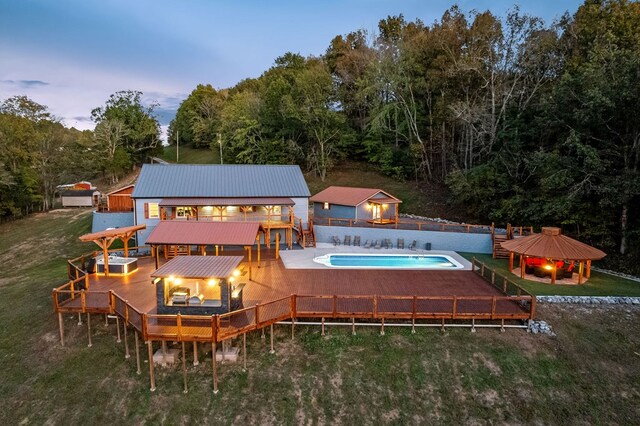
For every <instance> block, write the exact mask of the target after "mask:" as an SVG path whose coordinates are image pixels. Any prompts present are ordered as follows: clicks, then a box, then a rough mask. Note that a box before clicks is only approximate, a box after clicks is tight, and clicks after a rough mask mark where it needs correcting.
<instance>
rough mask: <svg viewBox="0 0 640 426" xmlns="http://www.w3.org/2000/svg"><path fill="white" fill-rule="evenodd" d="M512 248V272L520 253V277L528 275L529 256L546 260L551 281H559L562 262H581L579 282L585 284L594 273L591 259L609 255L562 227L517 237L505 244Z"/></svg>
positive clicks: (510, 267)
mask: <svg viewBox="0 0 640 426" xmlns="http://www.w3.org/2000/svg"><path fill="white" fill-rule="evenodd" d="M501 245H502V247H503V248H504V249H506V250H508V251H509V271H513V261H514V256H515V255H516V254H518V255H520V277H521V278H524V277H525V269H526V268H525V264H526V263H527V259H529V258H538V259H544V260H546V262H545V264H544V265H543V266H541V267H543V268H544V269H546V270H548V271H549V272H550V274H551V284H555V283H556V278H557V270H558V262H564V261H571V262H579V265H580V266H579V269H578V284H582V282H583V277H584V276H585V264H586V278H589V277H590V275H591V261H592V260H598V259H602V258H603V257H605V256H606V253H604V252H603V251H601V250H598V249H597V248H595V247H591V246H590V245H588V244H585V243H582V242H580V241H577V240H574V239H573V238H569V237H567V236H565V235H562V234H561V233H560V228H553V227H546V228H542V232H541V233H540V234H533V235H529V236H527V237H522V238H515V239H513V240H508V241H505V242H503V243H501Z"/></svg>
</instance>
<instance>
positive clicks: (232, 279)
mask: <svg viewBox="0 0 640 426" xmlns="http://www.w3.org/2000/svg"><path fill="white" fill-rule="evenodd" d="M228 280H229V282H230V283H232V282H234V281H235V280H236V279H235V277H229V278H228Z"/></svg>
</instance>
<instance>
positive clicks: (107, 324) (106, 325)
mask: <svg viewBox="0 0 640 426" xmlns="http://www.w3.org/2000/svg"><path fill="white" fill-rule="evenodd" d="M116 318H117V317H116ZM104 326H105V327H109V314H104ZM118 343H120V342H118Z"/></svg>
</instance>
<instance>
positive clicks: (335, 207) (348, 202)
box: [310, 186, 402, 224]
mask: <svg viewBox="0 0 640 426" xmlns="http://www.w3.org/2000/svg"><path fill="white" fill-rule="evenodd" d="M310 200H311V201H312V202H313V218H314V222H315V223H325V222H326V223H328V224H331V221H335V222H336V224H337V223H342V222H344V221H349V222H350V223H357V222H369V223H375V224H386V223H396V222H397V221H398V205H399V204H400V203H401V202H402V201H401V200H400V199H399V198H396V197H394V196H393V195H391V194H389V193H388V192H386V191H383V190H382V189H378V188H355V187H347V186H330V187H328V188H326V189H325V190H323V191H320V192H318V193H317V194H316V195H314V196H313V197H311V199H310Z"/></svg>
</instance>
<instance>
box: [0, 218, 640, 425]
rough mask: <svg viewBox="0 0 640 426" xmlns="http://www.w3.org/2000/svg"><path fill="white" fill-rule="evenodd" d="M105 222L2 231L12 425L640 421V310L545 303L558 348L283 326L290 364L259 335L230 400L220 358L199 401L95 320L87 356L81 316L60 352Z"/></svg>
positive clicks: (200, 378)
mask: <svg viewBox="0 0 640 426" xmlns="http://www.w3.org/2000/svg"><path fill="white" fill-rule="evenodd" d="M90 222H91V215H90V213H89V212H88V211H86V210H67V211H60V212H54V213H48V214H43V215H37V216H33V217H30V218H28V219H25V220H21V221H18V222H13V223H8V224H2V225H0V235H2V238H0V289H1V292H2V296H3V297H0V321H2V324H3V330H2V334H1V335H0V356H1V357H2V363H1V364H0V374H1V377H2V379H1V380H0V424H3V425H4V424H7V425H9V424H45V423H46V424H65V425H75V424H104V423H109V424H213V423H215V422H220V423H222V424H231V423H233V424H238V423H243V424H318V423H320V424H322V423H336V424H380V423H382V424H433V423H439V424H461V423H465V424H468V423H473V424H485V423H489V424H494V423H509V424H563V423H564V424H569V423H570V424H592V423H615V424H638V423H640V351H639V349H638V348H639V347H640V309H639V308H638V307H626V306H623V307H620V306H617V307H603V306H599V307H583V306H578V307H574V306H569V307H562V306H552V305H544V304H541V305H540V306H539V317H540V318H543V319H545V320H547V321H549V322H550V324H551V325H552V326H553V328H554V330H555V331H556V333H557V337H549V336H542V335H532V334H528V333H526V332H523V331H520V330H509V331H507V332H506V333H500V332H498V331H497V330H495V329H479V330H478V332H477V333H470V332H469V330H468V329H448V330H447V331H446V332H445V333H442V332H440V331H439V330H438V329H418V332H417V333H416V334H415V335H412V334H411V333H410V331H409V329H399V328H391V327H388V328H387V332H386V335H385V336H380V335H379V334H378V329H376V328H361V329H358V334H357V335H356V336H352V335H351V333H350V331H349V330H348V329H346V328H341V329H338V328H328V333H327V335H326V336H321V335H320V330H319V328H317V327H297V329H296V337H295V338H294V339H293V340H291V338H290V333H289V328H288V327H286V326H276V327H275V329H276V335H275V338H276V354H274V355H272V354H269V351H268V349H269V347H268V342H269V339H268V338H267V339H266V340H262V339H261V338H260V334H259V333H253V334H250V335H249V336H248V339H247V343H248V354H249V358H248V360H249V362H248V370H247V372H243V371H242V369H241V366H240V365H234V364H224V365H221V366H220V368H219V374H220V393H219V394H218V395H215V396H214V395H213V394H212V392H211V382H212V379H211V362H210V353H205V348H201V354H200V357H201V359H200V361H201V364H200V365H199V366H197V367H194V366H192V365H191V363H190V362H189V364H188V376H189V393H188V394H183V393H182V377H181V370H180V366H179V365H177V366H175V367H171V368H157V369H156V374H157V386H158V389H157V390H156V392H154V393H151V392H149V389H148V387H149V380H148V368H147V364H146V363H143V367H142V368H143V374H142V375H140V376H138V375H136V373H135V357H134V356H132V358H130V359H128V360H125V359H124V347H123V344H122V343H120V344H117V343H116V342H115V327H114V325H113V322H112V323H111V324H110V325H109V326H105V324H104V321H103V320H102V319H101V317H99V316H94V317H93V321H92V324H93V332H94V333H93V336H94V337H93V347H91V348H87V346H86V344H87V340H86V326H82V327H79V326H77V325H76V322H77V318H76V317H74V316H73V315H67V316H66V317H65V330H66V341H67V345H66V346H65V347H61V346H60V344H59V341H58V330H57V320H56V316H55V315H54V313H53V311H52V304H51V289H52V288H53V287H54V286H55V285H57V284H59V283H60V282H61V281H63V280H64V277H65V273H66V272H65V262H64V260H65V259H66V258H68V257H73V256H76V255H79V254H81V253H83V252H87V251H90V250H93V247H92V245H91V244H86V243H80V242H79V241H78V238H77V237H78V236H79V235H80V234H83V233H85V232H88V231H89V228H90ZM129 337H130V339H131V340H130V344H131V347H132V353H133V338H132V336H131V334H130V335H129ZM236 343H237V342H236ZM144 354H145V352H143V360H144V358H146V356H145V355H144ZM188 359H189V361H191V355H189V356H188Z"/></svg>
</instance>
